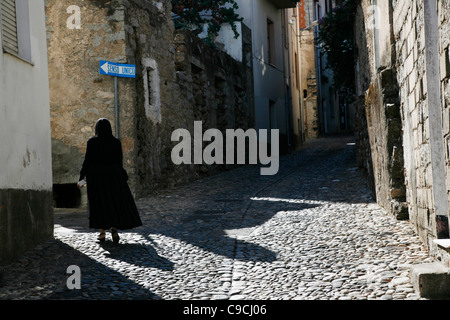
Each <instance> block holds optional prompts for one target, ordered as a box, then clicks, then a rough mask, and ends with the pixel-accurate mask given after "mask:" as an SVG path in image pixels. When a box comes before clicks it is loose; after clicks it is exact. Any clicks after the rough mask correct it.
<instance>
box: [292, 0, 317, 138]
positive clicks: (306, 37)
mask: <svg viewBox="0 0 450 320" xmlns="http://www.w3.org/2000/svg"><path fill="white" fill-rule="evenodd" d="M297 17H298V18H297V19H298V42H299V52H300V53H299V55H300V66H299V68H300V80H299V82H300V101H301V105H302V110H303V123H304V133H305V139H306V140H307V139H314V138H317V137H318V136H319V133H320V125H321V124H320V119H319V109H318V104H317V101H318V100H317V99H318V97H317V81H316V57H315V39H314V25H313V22H314V1H313V0H303V1H300V2H299V4H298V6H297Z"/></svg>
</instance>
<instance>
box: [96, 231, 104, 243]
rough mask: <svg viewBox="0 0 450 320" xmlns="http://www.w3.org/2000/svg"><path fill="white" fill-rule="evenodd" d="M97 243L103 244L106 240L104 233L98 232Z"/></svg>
mask: <svg viewBox="0 0 450 320" xmlns="http://www.w3.org/2000/svg"><path fill="white" fill-rule="evenodd" d="M97 239H98V241H100V242H105V240H106V233H104V232H100V235H99V236H98V238H97Z"/></svg>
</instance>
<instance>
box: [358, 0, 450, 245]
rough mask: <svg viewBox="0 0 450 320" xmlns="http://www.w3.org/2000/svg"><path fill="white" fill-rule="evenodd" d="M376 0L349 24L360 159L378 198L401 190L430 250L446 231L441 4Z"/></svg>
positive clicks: (444, 18) (445, 63) (445, 42)
mask: <svg viewBox="0 0 450 320" xmlns="http://www.w3.org/2000/svg"><path fill="white" fill-rule="evenodd" d="M376 4H377V5H376V6H373V3H372V2H371V1H362V3H361V6H360V7H359V9H358V15H357V23H356V25H355V27H356V29H355V30H357V31H358V30H361V32H360V33H357V35H356V41H357V43H358V53H359V57H358V59H359V61H358V64H357V84H358V88H357V91H358V92H359V96H360V97H359V98H360V99H359V100H360V101H363V100H365V107H366V108H365V110H364V111H363V112H361V113H365V114H366V121H367V128H368V135H369V137H370V139H369V140H370V146H371V150H370V153H371V156H370V159H369V160H367V162H366V163H369V162H370V161H372V162H373V172H374V174H373V175H374V181H375V184H374V185H375V189H376V193H377V198H378V201H379V202H380V203H383V199H386V197H389V196H390V197H391V198H393V199H395V198H396V197H395V196H396V195H398V196H401V197H398V200H399V201H400V202H401V201H402V200H403V198H404V196H406V203H407V205H408V209H409V219H410V220H411V221H412V223H413V224H414V226H415V228H416V231H417V233H418V234H419V236H420V237H421V239H422V241H423V243H424V244H425V245H426V246H427V247H428V248H429V249H430V251H432V252H433V251H434V248H435V244H434V243H435V242H434V241H433V240H434V239H436V238H439V239H447V238H449V232H448V198H449V197H448V192H449V189H450V187H449V182H448V181H449V179H448V176H449V175H448V167H449V152H448V150H449V149H448V139H449V111H448V92H449V91H448V79H449V76H450V72H449V64H450V62H449V54H448V49H449V43H450V41H449V40H450V39H449V37H450V36H449V33H448V24H449V23H448V17H449V5H448V4H446V2H445V1H441V0H440V1H424V0H413V1H409V0H398V1H394V2H392V3H391V4H386V3H385V2H379V1H378V3H376ZM386 17H389V20H386V19H387V18H386ZM375 18H376V19H377V20H374V19H375ZM374 21H376V22H375V24H374ZM361 131H362V132H363V130H361ZM361 136H363V134H361ZM361 141H363V139H361ZM401 148H403V151H402V152H401ZM360 150H364V145H362V147H361V148H360ZM401 153H403V159H402V156H401ZM360 154H364V151H361V152H360ZM365 154H366V156H367V152H366V153H365ZM392 161H393V162H392ZM361 162H364V158H363V157H362V161H361ZM383 168H388V169H389V168H390V169H391V170H387V172H385V170H384V169H383ZM402 171H403V177H401V175H402ZM386 173H387V174H386ZM403 179H404V183H403V182H402V180H403ZM389 190H390V192H391V193H390V194H389V193H388V191H389Z"/></svg>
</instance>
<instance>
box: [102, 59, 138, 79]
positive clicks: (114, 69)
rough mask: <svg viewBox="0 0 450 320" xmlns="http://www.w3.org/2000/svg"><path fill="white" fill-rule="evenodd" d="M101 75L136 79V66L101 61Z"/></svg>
mask: <svg viewBox="0 0 450 320" xmlns="http://www.w3.org/2000/svg"><path fill="white" fill-rule="evenodd" d="M100 74H105V75H108V76H114V77H122V78H136V65H134V64H123V63H115V62H111V61H103V60H100Z"/></svg>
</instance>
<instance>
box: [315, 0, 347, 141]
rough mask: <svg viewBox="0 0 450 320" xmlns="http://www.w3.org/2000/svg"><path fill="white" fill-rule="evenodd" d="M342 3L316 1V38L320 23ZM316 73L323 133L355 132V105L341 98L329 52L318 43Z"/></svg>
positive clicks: (338, 0)
mask: <svg viewBox="0 0 450 320" xmlns="http://www.w3.org/2000/svg"><path fill="white" fill-rule="evenodd" d="M342 2H343V1H342V0H314V20H315V22H314V25H315V37H316V38H317V36H318V34H319V28H320V26H319V21H320V20H321V19H322V18H323V17H325V16H327V15H328V14H329V13H330V12H332V10H333V8H335V7H336V6H337V5H338V4H340V3H342ZM316 71H317V90H318V92H317V94H318V105H319V116H320V123H321V132H322V133H324V134H327V133H338V132H345V131H351V130H353V126H354V120H353V119H354V114H355V111H354V105H353V104H350V103H349V102H348V101H345V100H344V99H343V98H342V97H340V96H339V91H338V90H337V88H336V85H335V84H334V81H333V77H334V75H333V71H332V70H330V69H328V68H327V52H326V51H325V50H324V49H323V48H322V47H321V45H320V43H316Z"/></svg>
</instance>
